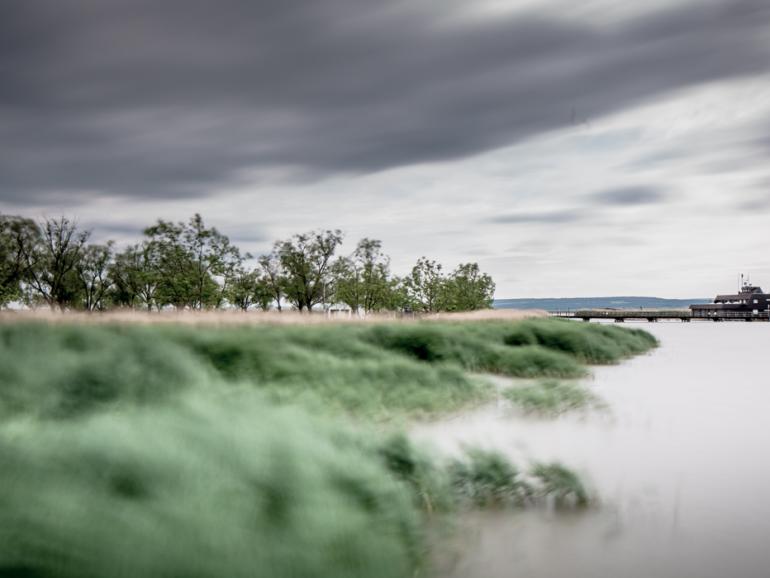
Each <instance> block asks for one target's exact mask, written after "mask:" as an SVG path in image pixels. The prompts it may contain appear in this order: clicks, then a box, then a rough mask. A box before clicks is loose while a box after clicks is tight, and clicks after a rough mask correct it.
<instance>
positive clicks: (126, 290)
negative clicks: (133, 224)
mask: <svg viewBox="0 0 770 578" xmlns="http://www.w3.org/2000/svg"><path fill="white" fill-rule="evenodd" d="M156 257H157V255H156V253H155V252H154V251H153V249H152V247H151V246H150V244H149V243H147V242H145V243H141V244H138V245H132V246H131V247H128V248H127V249H125V250H124V251H122V252H121V253H118V254H117V255H115V259H114V261H113V263H112V265H111V267H110V270H109V278H110V281H111V282H112V290H111V292H110V294H111V299H112V301H113V302H114V303H116V304H117V305H122V306H125V307H136V306H137V305H144V306H145V307H146V308H147V309H148V310H151V309H152V308H153V306H154V305H156V293H157V289H158V284H159V277H158V270H159V267H158V265H157V263H156V262H155V258H156Z"/></svg>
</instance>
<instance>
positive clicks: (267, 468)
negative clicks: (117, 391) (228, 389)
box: [0, 396, 423, 578]
mask: <svg viewBox="0 0 770 578" xmlns="http://www.w3.org/2000/svg"><path fill="white" fill-rule="evenodd" d="M0 463H2V468H0V576H14V577H20V576H36V577H37V576H45V577H48V578H89V577H93V578H96V577H104V576H110V577H125V578H135V577H138V576H197V577H201V578H203V577H212V578H221V577H222V576H228V577H244V578H245V577H250V578H254V577H263V576H264V577H266V578H268V577H269V578H282V577H287V578H288V577H297V576H319V577H326V576H328V577H329V578H340V577H343V578H344V577H348V578H359V577H362V576H367V577H369V576H372V577H382V578H386V577H387V578H389V577H404V576H411V575H413V573H414V572H415V569H416V568H417V566H418V565H419V563H420V561H421V559H422V548H423V541H422V535H421V534H422V530H421V526H420V518H419V513H418V510H417V509H416V507H415V506H414V505H413V503H412V498H411V495H410V492H409V488H408V487H407V486H406V485H405V484H404V483H403V482H400V481H399V480H398V479H396V478H395V477H394V476H393V475H390V474H389V473H388V471H387V469H386V468H385V467H384V466H383V464H382V461H381V460H380V459H379V458H378V457H377V456H376V455H374V454H372V453H368V452H366V451H364V450H363V449H361V445H360V444H358V443H355V442H353V441H351V440H350V439H349V436H348V434H346V433H344V432H340V431H338V430H335V429H334V428H331V427H329V426H328V425H327V424H325V423H323V422H320V421H318V420H316V419H312V418H310V417H309V416H307V415H303V414H302V413H298V412H296V411H295V410H291V409H280V410H279V409H274V408H270V407H269V406H267V405H265V404H264V402H260V403H250V402H247V401H246V400H245V399H244V398H243V397H242V396H239V397H238V398H237V400H236V399H231V400H223V399H220V400H219V401H214V400H212V399H206V400H201V399H198V400H195V401H194V402H188V401H180V402H179V403H178V404H177V405H176V406H175V407H162V408H154V409H143V410H131V411H124V412H119V413H115V412H106V413H103V414H101V415H98V416H91V417H88V418H73V419H71V420H67V421H59V422H47V423H39V422H26V423H24V424H16V425H14V426H13V427H9V426H6V427H5V428H3V429H2V430H0Z"/></svg>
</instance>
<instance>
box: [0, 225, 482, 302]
mask: <svg viewBox="0 0 770 578" xmlns="http://www.w3.org/2000/svg"><path fill="white" fill-rule="evenodd" d="M90 237H91V231H88V230H83V229H80V228H79V227H78V226H77V224H76V223H74V222H73V221H71V220H69V219H66V218H63V217H62V218H60V219H47V220H45V221H44V222H42V223H36V222H35V221H33V220H31V219H26V218H22V217H17V216H9V215H2V214H0V307H2V306H4V305H7V304H9V303H17V304H19V303H24V304H27V305H29V306H40V305H43V306H48V307H50V308H53V309H60V310H81V311H105V310H109V309H115V308H131V309H145V310H159V309H169V308H172V309H177V310H204V309H218V308H231V309H232V308H234V309H240V310H243V311H247V310H251V309H260V310H269V309H275V310H277V311H280V310H281V309H283V308H284V307H290V308H292V309H296V310H298V311H312V310H313V309H318V308H328V307H330V306H333V305H335V306H342V307H345V308H346V309H349V310H350V311H351V312H353V313H357V314H366V313H371V312H381V311H415V312H426V313H433V312H438V311H471V310H476V309H486V308H489V307H490V306H491V303H492V297H493V295H494V291H495V284H494V282H493V281H492V278H491V277H490V276H489V275H487V274H485V273H483V272H482V271H481V270H480V269H479V266H478V264H477V263H463V264H460V265H459V266H458V267H457V268H456V269H454V270H453V271H451V272H447V271H446V270H445V269H444V267H443V265H441V264H440V263H438V262H436V261H435V260H432V259H428V258H426V257H421V258H420V259H418V260H417V262H416V264H415V265H414V266H413V267H412V269H411V270H410V271H409V273H408V274H406V275H404V276H397V275H394V274H393V273H392V271H391V268H390V258H389V257H388V256H387V255H386V254H385V253H384V252H383V250H382V243H381V242H380V241H378V240H376V239H361V240H360V241H359V242H358V243H357V244H356V246H355V249H354V250H353V251H352V252H349V253H348V254H340V253H341V252H342V242H343V234H342V232H341V231H338V230H334V231H331V230H327V231H311V232H307V233H302V234H298V235H294V236H292V237H290V238H288V239H283V240H279V241H276V242H275V243H274V244H273V249H272V251H270V252H268V253H266V254H264V255H250V254H249V253H246V252H244V251H242V250H241V249H240V248H239V247H238V246H236V245H235V244H234V243H233V242H231V240H230V239H229V237H228V236H227V235H225V234H223V233H221V232H220V231H219V230H217V229H216V228H214V227H207V226H206V224H205V223H204V221H203V218H202V217H201V216H200V215H197V214H196V215H194V216H193V217H192V218H191V219H190V220H189V221H187V222H179V223H174V222H170V221H164V220H158V221H157V222H156V223H155V224H154V225H152V226H149V227H147V228H146V229H144V231H143V238H142V240H141V241H140V242H139V243H136V244H134V245H130V246H127V247H122V248H121V249H118V248H116V245H115V243H114V242H112V241H107V242H104V243H92V242H90Z"/></svg>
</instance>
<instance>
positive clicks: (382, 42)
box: [0, 0, 770, 205]
mask: <svg viewBox="0 0 770 578" xmlns="http://www.w3.org/2000/svg"><path fill="white" fill-rule="evenodd" d="M450 16H451V8H450V7H449V6H448V5H447V4H446V3H439V2H438V1H437V0H436V2H433V1H429V2H414V3H408V2H394V3H381V2H375V1H374V0H322V1H319V2H310V3H294V2H286V1H278V0H261V1H246V0H221V1H218V2H206V1H203V0H185V1H182V0H166V1H164V2H162V3H159V2H155V1H151V0H136V1H134V2H119V1H117V0H101V1H98V2H97V1H96V0H72V1H70V2H67V3H63V2H59V1H56V0H38V1H36V2H34V3H32V2H28V1H27V0H10V1H9V2H6V3H4V6H3V14H2V17H0V147H1V148H2V151H3V154H2V155H0V201H6V202H13V203H15V204H21V205H23V204H34V203H36V202H37V203H39V202H41V201H43V200H45V199H47V198H50V197H51V196H52V195H56V194H59V195H61V194H63V193H65V194H66V193H68V192H70V191H80V192H83V191H85V192H87V193H88V194H91V195H124V196H129V197H137V198H142V197H144V198H172V199H173V198H186V197H190V196H206V195H212V194H215V193H216V192H217V190H220V189H221V188H223V187H227V186H230V185H232V184H234V183H237V182H239V181H240V180H241V179H243V178H246V177H245V176H244V175H245V173H247V172H249V173H251V172H253V171H256V172H257V173H259V171H268V170H271V169H275V168H281V167H284V168H285V167H291V168H294V169H296V170H297V171H298V172H300V173H305V174H315V175H326V174H337V173H346V172H347V173H368V172H373V171H379V170H383V169H390V168H395V167H400V166H405V165H410V164H416V163H425V162H431V161H440V160H447V159H456V158H463V157H467V156H471V155H475V154H478V153H480V152H484V151H487V150H491V149H494V148H498V147H502V146H506V145H509V144H512V143H516V142H519V141H521V140H523V139H526V138H529V137H531V136H533V135H537V134H540V133H543V132H545V131H551V130H554V129H558V128H562V127H565V126H569V125H570V124H571V123H573V122H576V119H583V118H592V119H593V118H597V117H600V116H603V115H606V114H609V113H612V112H616V111H618V110H622V109H623V108H625V107H629V106H633V105H636V104H638V103H641V102H645V101H648V100H650V99H655V98H657V97H660V96H662V95H664V94H666V93H670V92H672V91H675V90H678V89H681V88H686V87H690V86H694V85H698V84H702V83H707V82H711V81H714V80H720V79H727V78H735V77H741V76H747V75H755V74H761V73H764V72H767V71H768V70H770V47H769V46H768V42H767V38H766V30H767V27H768V24H770V8H768V5H767V3H766V2H765V1H763V0H722V1H719V2H709V3H697V2H694V3H692V4H685V5H681V6H679V7H677V8H674V9H669V10H667V11H664V12H659V13H656V14H653V15H650V16H647V17H644V18H637V19H634V20H633V21H630V22H625V23H621V24H616V25H614V27H612V28H609V27H601V26H598V25H597V26H588V25H584V24H577V23H570V22H567V21H562V20H558V19H554V18H552V17H549V16H546V15H544V14H538V13H537V12H530V13H527V14H523V15H522V14H517V15H515V16H508V17H502V18H498V19H495V20H489V19H487V20H484V19H464V20H460V19H457V20H453V19H452V18H451V17H450ZM615 204H623V203H622V202H621V203H617V202H616V203H615Z"/></svg>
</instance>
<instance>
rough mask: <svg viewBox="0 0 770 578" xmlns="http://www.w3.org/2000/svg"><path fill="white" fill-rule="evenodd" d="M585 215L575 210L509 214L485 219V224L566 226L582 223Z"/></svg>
mask: <svg viewBox="0 0 770 578" xmlns="http://www.w3.org/2000/svg"><path fill="white" fill-rule="evenodd" d="M585 216H586V215H585V213H584V212H582V211H579V210H577V209H575V210H566V211H541V212H531V213H509V214H506V215H498V216H496V217H491V218H489V219H485V220H484V223H490V224H498V225H511V224H523V223H535V224H565V223H576V222H578V221H582V220H583V219H584V218H585Z"/></svg>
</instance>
